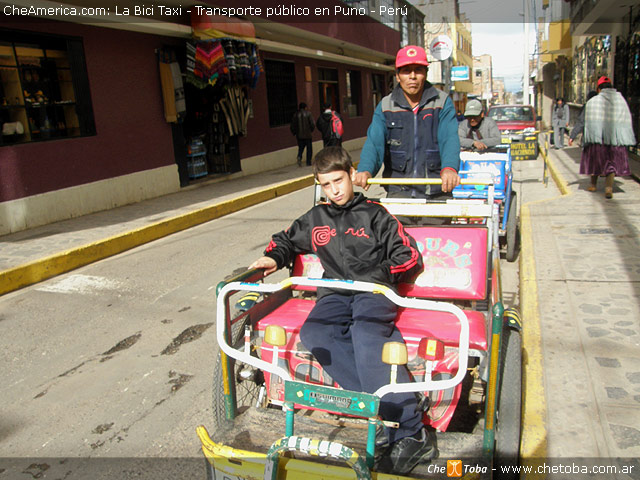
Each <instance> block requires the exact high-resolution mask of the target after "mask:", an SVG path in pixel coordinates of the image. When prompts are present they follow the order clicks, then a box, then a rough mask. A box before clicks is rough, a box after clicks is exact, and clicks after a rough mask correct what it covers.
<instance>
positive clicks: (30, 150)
mask: <svg viewBox="0 0 640 480" xmlns="http://www.w3.org/2000/svg"><path fill="white" fill-rule="evenodd" d="M6 26H7V27H9V28H15V29H21V30H31V31H36V32H38V33H54V34H60V35H67V36H75V37H81V38H82V39H83V43H84V51H85V59H86V64H87V71H88V76H89V83H90V88H91V100H92V103H93V113H94V118H95V122H96V129H97V135H96V136H92V137H83V138H69V139H61V140H51V141H43V142H34V143H27V144H22V145H15V146H6V147H1V148H0V202H3V201H8V200H14V199H18V198H22V197H26V196H31V195H36V194H39V193H45V192H49V191H53V190H59V189H62V188H66V187H71V186H74V185H80V184H84V183H89V182H94V181H97V180H103V179H108V178H111V177H116V176H120V175H125V174H128V173H133V172H138V171H142V170H148V169H152V168H157V167H162V166H165V165H172V164H175V160H174V153H173V144H172V139H171V128H170V126H169V124H167V123H166V122H165V120H164V113H163V101H162V94H161V89H160V77H159V73H158V65H157V60H156V56H155V53H154V50H155V49H156V48H160V47H161V46H162V45H163V44H167V43H170V42H175V41H176V40H173V39H166V38H162V37H158V36H153V35H145V34H137V33H131V32H126V31H122V30H114V29H110V28H95V27H89V26H83V25H75V24H71V23H63V22H40V23H39V24H38V26H37V28H34V22H33V21H31V22H29V23H27V24H19V23H17V22H16V23H14V24H10V25H6ZM180 43H182V42H180Z"/></svg>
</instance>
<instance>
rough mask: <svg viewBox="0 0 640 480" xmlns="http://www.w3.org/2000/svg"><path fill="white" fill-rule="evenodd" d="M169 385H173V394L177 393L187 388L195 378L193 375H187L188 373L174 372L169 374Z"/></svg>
mask: <svg viewBox="0 0 640 480" xmlns="http://www.w3.org/2000/svg"><path fill="white" fill-rule="evenodd" d="M169 378H170V379H171V380H169V383H170V384H171V393H175V392H177V391H178V390H180V389H181V388H182V387H184V386H185V384H186V383H188V382H189V380H191V379H192V378H193V375H187V374H186V373H177V372H175V371H173V370H171V371H170V372H169Z"/></svg>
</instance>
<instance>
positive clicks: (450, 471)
mask: <svg viewBox="0 0 640 480" xmlns="http://www.w3.org/2000/svg"><path fill="white" fill-rule="evenodd" d="M447 477H458V478H459V477H462V460H447Z"/></svg>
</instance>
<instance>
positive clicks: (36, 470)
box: [22, 463, 50, 478]
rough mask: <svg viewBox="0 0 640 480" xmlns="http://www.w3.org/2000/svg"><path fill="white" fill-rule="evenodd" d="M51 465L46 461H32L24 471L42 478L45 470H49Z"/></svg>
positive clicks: (26, 473)
mask: <svg viewBox="0 0 640 480" xmlns="http://www.w3.org/2000/svg"><path fill="white" fill-rule="evenodd" d="M49 468H50V466H49V465H48V464H46V463H32V464H31V465H29V466H28V467H27V468H26V469H25V470H23V471H22V473H24V474H25V475H31V476H32V477H33V478H42V477H43V475H44V472H46V471H47V470H49Z"/></svg>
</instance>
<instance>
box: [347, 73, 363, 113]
mask: <svg viewBox="0 0 640 480" xmlns="http://www.w3.org/2000/svg"><path fill="white" fill-rule="evenodd" d="M347 102H348V104H347V105H346V107H347V113H348V114H349V116H350V117H359V116H360V115H362V75H361V73H360V72H358V71H356V70H350V71H348V72H347Z"/></svg>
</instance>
